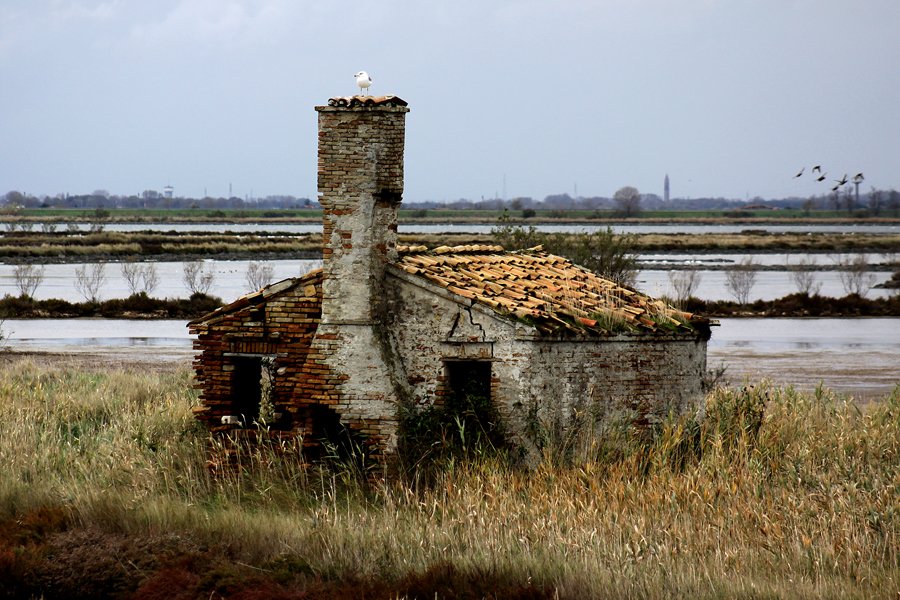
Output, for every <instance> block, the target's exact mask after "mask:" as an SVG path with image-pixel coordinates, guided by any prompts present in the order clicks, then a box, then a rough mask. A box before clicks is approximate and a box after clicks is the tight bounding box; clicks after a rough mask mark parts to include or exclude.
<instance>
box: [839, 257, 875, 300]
mask: <svg viewBox="0 0 900 600" xmlns="http://www.w3.org/2000/svg"><path fill="white" fill-rule="evenodd" d="M837 263H838V267H839V270H838V277H839V278H840V280H841V285H843V286H844V291H845V292H846V293H847V294H852V295H856V296H860V297H863V296H865V295H866V294H867V293H869V290H870V289H871V288H872V286H873V285H875V274H874V273H872V272H871V271H869V255H868V254H857V255H856V256H854V257H853V258H846V257H842V256H838V260H837Z"/></svg>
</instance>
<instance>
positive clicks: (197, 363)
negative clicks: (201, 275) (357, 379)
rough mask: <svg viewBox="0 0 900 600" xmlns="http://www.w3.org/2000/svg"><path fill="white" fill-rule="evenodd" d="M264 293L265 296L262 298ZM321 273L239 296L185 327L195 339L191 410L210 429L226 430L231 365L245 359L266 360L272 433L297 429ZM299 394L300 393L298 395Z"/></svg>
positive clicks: (235, 402) (231, 409)
mask: <svg viewBox="0 0 900 600" xmlns="http://www.w3.org/2000/svg"><path fill="white" fill-rule="evenodd" d="M267 292H268V294H267ZM321 298H322V273H321V271H314V272H312V273H310V274H308V275H306V276H305V277H302V278H299V279H289V280H285V281H283V282H280V283H278V284H275V285H273V286H270V287H269V288H267V289H264V290H263V291H262V292H259V293H257V294H251V295H249V296H245V297H244V298H241V299H240V300H238V301H237V302H235V303H233V304H231V305H229V306H227V307H224V308H223V309H219V310H218V311H215V312H213V313H211V314H210V315H207V316H206V317H203V318H201V319H197V320H195V321H192V322H191V323H190V324H189V327H190V332H191V333H192V334H194V335H196V336H197V338H196V339H195V340H194V349H195V350H196V351H197V352H198V354H197V356H196V358H195V360H194V371H195V380H196V383H195V387H196V388H197V389H199V390H200V395H199V399H200V401H201V402H202V405H201V406H200V407H198V408H197V409H196V410H195V411H194V412H195V414H196V416H197V418H198V419H200V420H201V421H203V422H204V423H205V424H206V425H207V426H208V427H209V428H210V430H211V431H228V430H231V429H233V428H234V427H233V425H228V424H223V423H222V417H227V416H239V415H235V412H236V407H237V406H240V404H241V399H240V398H238V397H237V394H238V393H239V390H240V388H241V386H240V385H239V382H238V381H236V378H237V377H238V373H237V371H236V369H235V365H236V364H237V363H238V362H239V361H240V360H241V359H246V358H268V359H271V360H272V361H273V365H272V368H273V370H274V373H275V377H274V379H273V384H274V387H273V389H272V393H271V400H272V405H273V409H274V412H276V413H280V414H281V418H280V419H278V420H276V421H275V422H272V423H269V425H270V426H273V427H275V428H276V429H278V428H281V429H288V430H289V429H297V430H298V431H302V430H303V428H304V427H306V425H305V424H304V422H303V419H304V417H303V408H304V406H303V404H302V402H300V400H301V399H302V397H303V396H304V395H308V392H307V390H315V389H316V382H311V381H310V375H311V373H312V371H313V370H314V369H311V368H310V367H309V366H308V365H307V361H308V359H309V354H310V351H311V349H310V347H311V344H312V340H313V337H314V336H315V332H316V329H317V327H318V324H319V320H320V317H321ZM301 391H303V392H304V393H300V392H301Z"/></svg>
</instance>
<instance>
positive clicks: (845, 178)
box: [835, 174, 847, 187]
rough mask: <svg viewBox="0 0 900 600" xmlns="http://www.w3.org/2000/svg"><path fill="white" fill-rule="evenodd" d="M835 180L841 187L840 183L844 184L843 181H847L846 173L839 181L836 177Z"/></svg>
mask: <svg viewBox="0 0 900 600" xmlns="http://www.w3.org/2000/svg"><path fill="white" fill-rule="evenodd" d="M835 181H837V184H838V187H841V186H842V185H844V184H845V183H847V175H846V174H845V175H844V178H843V179H841V180H840V181H838V180H837V179H835Z"/></svg>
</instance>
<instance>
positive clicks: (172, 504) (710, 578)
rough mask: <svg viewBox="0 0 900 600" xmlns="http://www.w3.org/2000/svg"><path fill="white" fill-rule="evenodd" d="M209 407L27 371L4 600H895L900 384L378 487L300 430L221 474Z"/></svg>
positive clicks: (788, 395) (2, 391) (7, 459)
mask: <svg viewBox="0 0 900 600" xmlns="http://www.w3.org/2000/svg"><path fill="white" fill-rule="evenodd" d="M196 402H197V400H196V397H195V393H194V391H193V389H192V388H191V376H190V373H189V372H188V371H179V372H177V373H170V374H164V375H159V374H156V375H154V374H147V373H134V372H121V371H118V372H92V373H85V372H78V371H71V370H53V369H50V370H42V369H38V368H36V367H35V366H34V365H33V363H29V362H27V361H25V362H19V363H15V364H13V365H11V366H9V367H8V368H7V369H6V370H5V371H4V372H3V374H2V376H0V597H29V595H33V596H34V597H39V596H41V595H43V597H69V598H88V597H90V598H94V599H97V598H116V597H129V598H185V599H186V598H198V599H199V598H211V597H232V598H300V597H304V598H345V597H346V598H423V599H424V598H428V599H432V598H456V597H470V598H482V597H485V598H598V597H602V598H671V597H679V598H776V597H798V598H865V599H869V598H893V597H895V595H896V594H897V592H898V590H900V386H898V388H896V389H895V390H894V393H893V395H892V396H891V397H889V398H886V399H885V400H884V401H883V402H881V403H877V404H874V405H872V406H870V407H868V408H867V409H866V410H865V412H861V411H860V410H859V409H858V408H857V407H856V406H854V405H853V404H852V403H847V402H845V401H844V400H843V399H841V398H838V397H835V396H834V395H832V394H831V393H830V392H828V391H827V390H822V389H819V390H816V392H815V393H814V394H811V395H808V396H804V395H800V394H798V393H797V392H795V391H794V390H792V389H773V388H770V387H768V386H766V385H762V386H760V387H755V388H751V389H747V390H743V391H728V390H723V389H719V390H716V391H714V392H713V393H711V394H710V396H709V397H708V403H707V409H706V412H707V416H706V418H705V419H699V418H697V417H689V418H683V419H681V420H672V421H671V422H669V423H667V424H666V425H665V426H664V427H662V428H661V429H660V430H659V431H657V432H656V434H655V435H653V436H646V435H644V436H642V437H640V438H638V437H636V436H633V435H630V434H629V433H627V430H625V429H622V428H618V427H614V426H613V427H608V428H606V429H604V431H605V433H603V434H601V433H599V432H598V430H597V429H596V428H595V425H596V424H593V423H589V422H583V423H581V424H582V425H583V427H582V428H581V429H580V431H581V434H580V435H572V436H568V437H566V438H562V439H558V440H556V441H555V442H554V443H553V444H550V445H549V446H548V447H547V448H546V449H545V454H544V457H543V459H542V460H541V461H540V462H539V463H538V464H533V465H530V466H527V467H526V466H522V465H514V464H512V463H511V462H510V461H509V460H507V459H504V458H503V456H502V455H499V456H492V457H491V456H483V457H481V458H475V459H473V460H468V461H461V460H458V461H452V460H451V461H446V462H444V463H441V464H438V465H432V466H431V468H430V469H429V470H428V471H427V473H428V474H429V475H428V476H427V477H426V476H425V475H421V476H419V477H416V476H411V477H405V478H404V477H389V478H386V479H380V480H379V482H377V483H371V480H367V479H366V478H365V477H361V476H360V474H359V472H358V471H357V470H355V469H354V468H353V467H351V466H349V465H348V464H346V463H341V462H334V463H331V464H329V465H322V466H317V467H304V466H303V460H302V457H301V456H299V454H298V453H297V452H296V451H295V449H294V448H293V447H292V444H291V442H289V441H283V442H274V441H273V442H272V443H271V444H270V445H268V446H261V447H255V448H252V449H245V450H244V451H243V452H241V453H239V455H238V458H237V463H238V465H239V466H238V467H237V468H229V469H221V468H216V467H215V464H216V463H215V461H212V462H210V458H211V457H213V456H215V452H214V451H215V449H216V448H217V447H218V442H217V441H215V440H210V439H209V438H208V436H207V434H206V433H205V431H204V430H202V429H201V428H200V427H198V426H197V424H196V422H195V420H194V419H193V418H192V415H191V408H192V407H193V406H194V405H196ZM589 432H590V433H589ZM211 449H212V452H211ZM420 473H426V471H420ZM303 594H305V595H303Z"/></svg>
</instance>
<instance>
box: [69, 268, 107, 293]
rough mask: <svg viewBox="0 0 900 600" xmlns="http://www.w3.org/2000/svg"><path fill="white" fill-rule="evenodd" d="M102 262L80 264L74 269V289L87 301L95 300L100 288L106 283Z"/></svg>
mask: <svg viewBox="0 0 900 600" xmlns="http://www.w3.org/2000/svg"><path fill="white" fill-rule="evenodd" d="M105 267H106V265H104V264H103V263H102V262H98V263H93V264H90V265H81V266H80V267H78V268H76V269H75V289H76V290H77V291H78V293H79V294H81V295H82V296H83V297H84V299H85V300H86V301H88V302H97V299H98V297H99V294H100V288H101V287H103V285H104V284H105V283H106V275H104V273H103V271H104V268H105Z"/></svg>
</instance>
